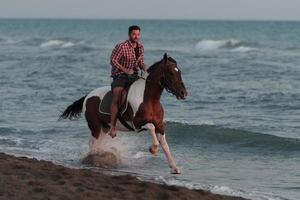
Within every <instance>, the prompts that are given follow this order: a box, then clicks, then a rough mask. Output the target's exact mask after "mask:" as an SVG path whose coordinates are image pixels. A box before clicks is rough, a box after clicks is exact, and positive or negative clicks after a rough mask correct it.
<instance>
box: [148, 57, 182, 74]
mask: <svg viewBox="0 0 300 200" xmlns="http://www.w3.org/2000/svg"><path fill="white" fill-rule="evenodd" d="M163 60H164V59H162V60H160V61H157V62H156V63H154V64H153V65H151V66H150V67H149V68H148V69H147V72H148V73H151V72H152V71H153V70H154V69H156V67H157V66H158V65H159V64H160V63H161V62H162V61H163ZM168 60H169V61H171V62H172V63H175V64H177V62H176V60H174V59H173V58H172V57H168Z"/></svg>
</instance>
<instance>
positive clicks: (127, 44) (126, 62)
mask: <svg viewBox="0 0 300 200" xmlns="http://www.w3.org/2000/svg"><path fill="white" fill-rule="evenodd" d="M140 31H141V29H140V27H138V26H136V25H133V26H130V27H129V28H128V36H129V38H128V39H127V40H125V41H123V42H121V43H119V44H117V45H116V46H115V48H114V50H113V51H112V54H111V59H110V64H111V66H112V68H111V77H112V78H113V82H112V84H111V88H112V92H113V99H112V103H111V129H110V132H109V135H110V136H111V137H115V136H116V122H117V114H118V112H119V108H120V106H121V104H122V95H123V92H124V90H125V88H127V87H129V86H130V85H131V84H132V83H133V82H134V81H135V80H136V79H137V74H138V70H139V69H141V70H143V71H144V72H147V71H146V65H145V63H144V47H143V45H142V43H141V42H140Z"/></svg>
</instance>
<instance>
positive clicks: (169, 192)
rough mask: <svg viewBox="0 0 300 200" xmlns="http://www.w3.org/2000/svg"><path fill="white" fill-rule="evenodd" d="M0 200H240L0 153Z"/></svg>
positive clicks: (238, 199) (127, 176)
mask: <svg viewBox="0 0 300 200" xmlns="http://www.w3.org/2000/svg"><path fill="white" fill-rule="evenodd" d="M0 199H11V200H13V199H63V200H67V199H72V200H74V199H91V200H92V199H114V200H117V199H189V200H191V199H197V200H199V199H205V200H213V199H216V200H217V199H222V200H242V199H244V198H241V197H230V196H224V195H217V194H212V193H211V192H208V191H203V190H190V189H187V188H184V187H177V186H167V185H161V184H155V183H150V182H143V181H140V180H138V179H136V178H135V177H132V176H129V175H124V176H108V175H104V174H102V173H98V172H94V171H92V170H88V169H70V168H67V167H64V166H60V165H56V164H53V163H52V162H48V161H43V160H37V159H29V158H26V157H15V156H11V155H7V154H4V153H0Z"/></svg>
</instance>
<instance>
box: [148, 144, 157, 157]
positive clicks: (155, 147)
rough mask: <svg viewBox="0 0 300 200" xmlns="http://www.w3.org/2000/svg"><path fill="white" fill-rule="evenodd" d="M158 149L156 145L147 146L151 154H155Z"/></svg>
mask: <svg viewBox="0 0 300 200" xmlns="http://www.w3.org/2000/svg"><path fill="white" fill-rule="evenodd" d="M158 151H159V146H158V145H152V146H150V147H149V152H150V153H151V154H153V155H157V153H158Z"/></svg>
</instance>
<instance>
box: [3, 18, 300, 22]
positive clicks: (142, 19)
mask: <svg viewBox="0 0 300 200" xmlns="http://www.w3.org/2000/svg"><path fill="white" fill-rule="evenodd" d="M3 19H8V20H124V21H127V20H141V21H147V20H149V21H249V22H251V21H253V22H300V19H232V18H222V19H217V18H106V17H99V18H98V17H86V18H84V17H0V20H3Z"/></svg>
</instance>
